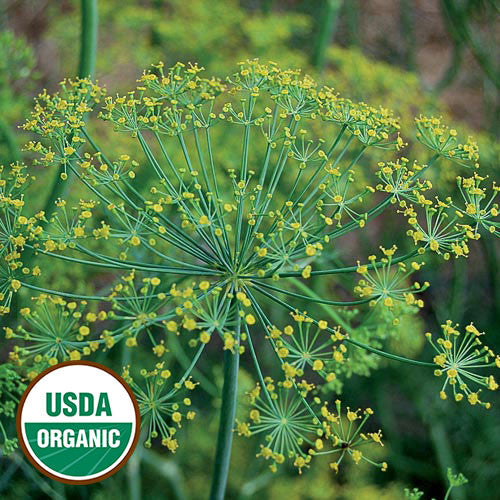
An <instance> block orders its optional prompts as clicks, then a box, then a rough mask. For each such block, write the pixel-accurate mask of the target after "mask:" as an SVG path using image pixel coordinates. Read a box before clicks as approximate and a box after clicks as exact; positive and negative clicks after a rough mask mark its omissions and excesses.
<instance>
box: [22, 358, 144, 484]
mask: <svg viewBox="0 0 500 500" xmlns="http://www.w3.org/2000/svg"><path fill="white" fill-rule="evenodd" d="M139 427H140V416H139V407H138V406H137V402H136V400H135V397H134V395H133V393H132V391H131V389H130V387H129V386H128V385H127V384H126V383H125V381H124V380H123V379H122V378H121V377H119V376H118V375H117V374H116V373H114V372H113V371H111V370H110V369H109V368H106V367H105V366H103V365H100V364H98V363H92V362H90V361H67V362H64V363H60V364H58V365H56V366H54V367H52V368H49V369H48V370H45V371H44V372H42V373H41V374H40V375H38V377H36V378H35V379H34V380H33V381H32V382H31V384H30V385H29V386H28V388H27V389H26V391H25V393H24V394H23V396H22V398H21V402H20V404H19V408H18V410H17V435H18V438H19V443H20V445H21V448H22V449H23V451H24V453H25V454H26V456H27V457H28V459H29V460H30V462H31V463H32V464H33V465H34V466H35V467H36V468H37V469H38V470H39V471H40V472H42V473H43V474H45V475H46V476H48V477H50V478H52V479H55V480H57V481H60V482H62V483H68V484H89V483H95V482H97V481H101V480H102V479H105V478H107V477H109V476H111V474H114V473H115V472H116V471H117V470H118V469H120V468H121V467H122V466H123V465H124V464H125V463H126V462H127V460H128V459H129V458H130V456H131V455H132V452H133V451H134V449H135V446H136V444H137V440H138V439H139Z"/></svg>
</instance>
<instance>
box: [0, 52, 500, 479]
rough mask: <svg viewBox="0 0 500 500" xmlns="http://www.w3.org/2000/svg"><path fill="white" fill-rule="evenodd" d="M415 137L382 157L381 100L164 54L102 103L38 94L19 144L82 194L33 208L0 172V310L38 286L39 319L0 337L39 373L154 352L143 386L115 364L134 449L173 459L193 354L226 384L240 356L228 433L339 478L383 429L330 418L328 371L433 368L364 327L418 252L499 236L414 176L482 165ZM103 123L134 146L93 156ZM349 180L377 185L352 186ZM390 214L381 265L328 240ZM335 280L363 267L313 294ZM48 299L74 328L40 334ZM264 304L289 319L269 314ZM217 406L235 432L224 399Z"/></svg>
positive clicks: (385, 121) (18, 168)
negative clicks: (141, 428) (220, 356)
mask: <svg viewBox="0 0 500 500" xmlns="http://www.w3.org/2000/svg"><path fill="white" fill-rule="evenodd" d="M96 114H97V117H98V119H99V120H100V122H104V123H100V125H99V128H97V127H96V126H93V125H92V123H93V122H92V120H89V119H88V117H89V115H96ZM429 124H430V125H429ZM417 128H418V133H419V137H420V139H421V140H422V141H423V142H424V143H425V144H427V145H428V146H429V147H430V148H431V149H433V150H434V151H435V155H434V156H432V157H431V158H430V159H429V161H428V162H427V163H423V164H417V163H415V162H413V163H412V162H411V161H410V160H408V159H405V158H400V159H396V158H394V157H393V154H392V153H391V151H396V152H397V151H399V150H401V149H402V148H404V147H405V141H404V139H403V138H402V137H401V136H400V131H399V129H400V126H399V122H398V120H397V118H396V117H395V116H394V114H393V113H392V112H391V111H390V110H388V109H386V108H383V107H374V106H370V105H368V104H366V103H363V102H360V103H357V102H354V101H351V100H349V99H345V98H343V97H341V96H338V95H337V94H336V93H335V92H334V91H333V90H332V89H331V88H330V87H320V86H318V84H317V83H316V82H315V81H314V80H313V79H312V78H311V77H309V76H308V75H302V74H301V72H300V71H299V70H283V69H281V68H279V66H278V65H277V64H275V63H269V64H263V63H261V62H260V61H258V60H251V61H246V62H244V63H241V64H240V65H239V69H238V71H237V72H236V73H235V74H234V75H232V76H230V77H228V78H227V79H226V80H225V81H222V80H219V79H217V78H213V77H206V76H204V73H203V68H201V67H199V66H198V65H195V64H189V65H184V64H182V63H177V64H175V65H174V66H172V67H170V68H166V67H165V66H164V65H163V63H159V64H156V65H153V66H152V68H151V69H150V70H147V71H145V72H144V73H143V74H142V76H141V77H140V78H139V80H138V85H137V86H136V88H134V89H132V90H131V91H130V92H128V93H126V94H125V95H118V96H110V95H107V93H106V91H105V90H104V89H103V88H102V87H100V86H99V85H98V84H97V83H94V82H91V81H89V80H88V79H83V80H78V79H77V80H65V81H64V82H62V84H61V88H60V91H59V92H57V93H55V94H52V95H51V94H47V93H46V92H44V93H42V94H40V96H39V97H38V99H37V100H36V103H35V109H34V111H33V113H32V116H31V118H30V119H29V120H28V121H27V122H26V124H25V125H24V129H25V130H26V131H29V132H32V133H34V134H37V135H38V136H39V137H38V138H37V139H36V140H33V141H31V142H30V143H28V145H27V150H28V151H30V152H31V153H32V154H34V155H35V156H36V157H37V162H38V163H40V164H41V165H43V166H44V167H51V166H55V165H60V167H61V173H62V175H61V182H68V181H69V180H70V179H73V180H74V182H77V183H78V184H73V185H72V186H78V191H76V194H75V195H74V196H71V193H70V195H69V196H67V197H62V198H57V199H55V200H54V204H53V206H50V207H49V208H48V209H47V210H46V211H43V210H42V211H39V212H37V213H35V214H34V215H31V214H29V213H26V211H27V209H26V206H25V203H24V189H25V185H26V184H27V183H28V180H29V176H28V175H27V174H26V173H25V172H26V168H25V167H24V166H23V165H18V164H16V165H13V166H12V167H11V168H10V169H4V170H2V171H0V175H1V181H2V182H0V208H1V210H2V212H1V214H2V221H3V224H2V225H1V227H0V242H1V245H0V257H1V264H0V302H1V309H0V312H2V313H8V312H9V309H10V304H11V301H12V297H13V296H14V294H16V293H18V291H19V290H21V291H22V293H23V294H25V295H29V293H30V291H37V292H38V293H39V292H42V293H44V294H45V296H46V297H47V298H46V299H44V303H42V304H38V307H40V308H41V311H42V312H36V313H35V312H34V311H33V312H31V311H30V313H29V314H27V315H26V317H25V319H24V321H23V322H22V323H23V324H22V325H21V326H20V327H19V329H12V330H9V332H8V335H9V336H11V338H13V340H15V341H18V342H19V344H21V345H18V346H17V347H15V349H14V350H13V352H14V356H13V359H12V360H13V361H14V362H16V363H24V366H27V365H33V363H34V366H35V367H36V363H39V362H41V361H42V360H43V361H47V362H49V363H51V362H58V361H61V360H62V359H67V357H71V356H73V357H75V358H76V357H77V356H79V355H82V354H83V355H92V353H93V352H94V350H97V351H107V350H108V349H110V348H113V347H114V346H116V345H118V344H120V343H123V344H125V346H126V347H129V348H130V351H128V352H129V354H130V356H131V357H133V356H134V351H135V350H136V349H137V348H138V347H140V346H143V345H147V346H149V347H151V349H152V355H153V357H154V363H155V365H154V368H153V369H152V370H144V371H142V372H140V375H141V377H142V379H143V381H142V382H137V376H136V374H135V373H134V363H132V362H131V363H130V366H131V368H130V369H129V368H127V369H126V370H125V373H124V375H125V376H126V378H127V380H128V381H129V383H130V384H131V385H132V387H133V388H134V391H135V393H136V394H137V397H138V400H139V405H140V407H141V413H142V415H143V421H144V422H145V424H144V425H145V428H146V433H147V438H146V443H147V444H148V445H149V444H150V443H151V441H152V439H154V438H159V439H160V440H161V441H162V442H163V444H164V445H165V446H166V447H167V448H168V449H170V450H171V451H175V449H176V448H177V445H178V442H177V439H176V437H174V435H175V433H174V431H175V430H176V429H177V428H178V427H179V424H181V423H183V422H184V421H185V420H188V419H190V415H192V413H191V410H189V409H188V407H189V406H190V405H189V403H188V402H187V401H186V399H182V396H181V395H180V394H179V391H180V390H181V389H188V390H189V389H193V388H194V387H195V385H196V383H195V382H193V381H192V380H191V379H190V376H191V374H192V373H193V370H194V368H195V366H196V365H197V364H198V363H201V362H202V360H203V357H202V355H203V352H204V350H205V347H206V346H207V345H208V344H214V345H219V346H220V350H221V352H223V353H224V359H225V360H226V361H225V362H227V363H228V365H229V366H231V367H232V371H231V369H228V370H226V374H227V376H228V377H229V376H231V374H233V375H234V376H236V375H237V368H238V364H237V363H238V361H237V360H238V359H239V356H246V357H248V359H249V360H251V362H252V363H253V366H254V370H255V376H256V379H257V383H258V385H257V386H256V389H254V391H253V392H252V394H251V400H252V401H251V402H252V404H254V405H255V408H254V409H253V410H252V412H251V415H250V421H248V422H239V423H238V424H237V428H238V431H239V433H240V434H243V435H252V434H259V435H263V436H264V440H265V443H264V444H263V445H262V448H261V452H260V455H261V456H262V457H264V458H265V459H268V460H270V461H271V462H272V468H273V470H274V469H275V468H276V467H277V466H278V465H279V464H280V463H283V462H285V461H286V460H292V463H293V464H295V466H296V467H297V468H298V469H299V471H300V470H302V469H303V468H305V467H308V466H310V463H311V462H312V461H313V459H314V456H316V455H318V454H323V453H331V454H332V455H335V457H337V458H336V459H335V461H334V462H332V469H334V470H337V468H338V466H339V464H340V463H341V461H342V460H343V457H351V458H352V460H353V461H354V462H355V463H358V462H360V461H361V460H367V461H368V462H370V460H369V459H368V458H367V457H366V455H365V452H364V451H361V450H360V447H361V446H364V445H365V444H366V443H372V444H380V443H381V441H380V436H381V433H380V432H376V433H364V432H361V428H362V427H363V426H364V424H365V422H366V419H367V418H368V416H369V415H370V414H371V411H369V410H366V411H365V412H361V411H359V410H358V411H351V410H350V409H348V410H347V416H346V417H345V416H342V415H341V407H340V403H337V402H335V403H333V404H332V403H331V401H336V399H337V395H336V394H335V388H337V389H339V388H340V386H341V382H340V381H339V380H338V379H339V378H340V377H339V376H344V375H345V374H350V373H364V374H367V373H368V372H369V369H368V368H364V367H361V368H360V367H359V366H356V365H355V364H353V365H352V367H351V368H346V367H349V364H350V362H351V361H350V360H351V358H353V359H356V354H355V353H356V351H355V350H356V349H362V350H364V351H366V352H368V353H370V354H371V355H381V356H385V357H388V358H390V359H393V360H400V361H406V362H410V363H413V364H417V365H424V366H427V367H428V366H429V365H430V366H433V364H432V363H427V362H420V361H415V360H409V359H406V358H403V357H401V356H396V355H393V354H390V353H386V352H385V351H383V350H382V349H381V347H382V342H381V341H382V340H383V339H384V338H386V336H387V335H388V334H387V333H384V334H383V335H382V334H380V332H378V331H377V328H374V327H373V318H383V323H382V324H383V325H386V324H388V323H390V322H392V325H394V326H396V325H397V324H398V320H399V318H398V317H396V315H398V314H399V311H401V310H403V308H404V307H406V308H412V309H418V308H419V307H421V305H422V303H423V302H422V300H421V299H420V298H417V297H416V294H417V293H420V292H424V291H425V289H426V288H427V286H428V284H427V283H423V284H420V282H419V281H414V282H413V284H411V283H410V282H409V279H410V275H413V274H414V273H418V272H419V269H420V268H421V266H422V265H423V262H424V261H425V258H426V256H428V254H429V253H430V252H431V251H434V252H438V253H443V254H444V255H445V257H446V256H448V257H449V256H450V255H451V254H454V255H456V256H458V255H466V254H467V249H468V247H467V242H468V241H469V240H475V239H478V238H479V237H480V236H481V234H483V233H486V234H487V235H490V233H495V231H491V229H489V228H490V227H496V225H495V224H496V222H494V221H493V218H494V217H496V216H497V215H498V213H497V209H496V205H491V204H490V205H488V206H487V207H486V208H484V210H485V212H484V214H482V215H481V220H480V223H476V224H475V225H474V227H473V226H472V225H466V224H463V220H462V219H463V218H464V217H465V214H468V212H467V207H466V208H465V212H464V213H462V212H461V211H460V209H458V208H456V206H455V204H457V206H458V201H455V200H452V199H446V200H445V201H444V202H442V201H440V200H439V199H436V201H433V200H431V199H430V198H429V196H430V192H431V191H432V190H433V189H434V187H433V186H432V183H431V182H430V181H428V180H426V179H425V175H426V172H428V171H429V169H431V168H435V166H436V164H437V162H439V161H442V160H443V159H445V160H446V159H451V160H453V161H458V163H459V164H461V165H467V166H477V165H476V163H477V161H478V154H477V149H476V147H475V146H474V145H473V143H472V142H467V143H465V144H462V143H457V140H456V139H455V136H456V134H455V133H454V132H453V131H452V130H450V131H447V129H445V128H443V126H442V125H441V122H440V121H439V120H438V121H437V122H436V120H435V119H424V118H419V120H418V121H417ZM441 129H442V131H441ZM96 130H97V131H98V132H96ZM104 131H106V132H104ZM112 133H119V134H126V136H127V137H128V138H129V144H130V150H129V151H121V152H120V153H119V154H117V153H115V152H113V150H112V149H111V148H110V150H108V149H107V148H106V146H105V145H104V144H103V143H105V142H106V139H107V134H112ZM369 148H379V149H381V150H384V151H386V153H387V155H388V158H387V161H386V162H381V163H380V164H379V165H378V166H377V168H375V169H369V168H367V167H366V165H364V161H363V160H364V154H365V152H366V151H367V150H368V149H369ZM363 169H364V172H363ZM373 170H374V171H373ZM360 173H363V176H362V179H365V178H367V177H368V178H370V179H371V180H372V181H373V186H372V185H367V184H366V182H364V181H363V182H358V181H357V179H358V176H359V175H360ZM75 189H76V188H75ZM467 189H468V188H467ZM482 192H483V191H482ZM471 195H472V194H471ZM473 196H477V197H481V199H482V198H483V196H482V194H481V195H479V194H474V195H473ZM63 198H64V199H63ZM474 203H475V202H474ZM387 210H392V211H393V212H395V213H396V214H397V213H401V214H403V216H405V217H407V218H408V223H409V224H410V226H411V228H412V229H410V230H409V231H408V235H409V236H410V239H409V242H410V246H411V248H410V249H408V251H407V252H406V253H403V252H398V248H397V247H396V246H395V245H392V243H393V242H390V243H389V244H388V243H387V242H377V243H376V244H373V248H372V249H371V251H370V252H369V253H368V255H372V254H373V252H375V251H376V248H378V247H379V246H380V245H381V244H383V247H381V248H382V252H383V254H384V256H383V257H382V258H381V259H380V260H377V258H376V257H371V256H369V257H366V258H363V257H361V258H360V260H359V262H358V264H357V265H356V264H355V261H354V260H353V259H355V258H356V257H354V258H353V257H352V256H351V255H350V253H349V252H346V251H345V250H344V251H343V250H342V249H343V247H342V239H343V237H345V236H346V235H349V236H350V235H351V234H356V233H357V232H359V231H365V230H366V229H367V227H369V226H370V225H371V224H372V222H373V220H374V219H375V218H377V217H378V216H379V215H380V214H381V213H383V212H384V211H387ZM469 212H471V210H470V209H469ZM479 212H480V213H481V210H479ZM468 215H474V214H468ZM476 222H479V220H476ZM472 223H473V222H471V224H472ZM402 232H403V234H404V232H405V231H404V230H403V231H402ZM495 234H496V233H495ZM412 242H413V243H414V244H415V245H416V248H415V247H414V245H413V243H412ZM403 245H404V243H403ZM332 248H333V249H335V252H338V255H340V256H341V257H342V258H341V259H337V258H336V256H335V255H334V254H333V252H332ZM417 256H418V258H416V257H417ZM54 259H57V260H59V261H62V262H65V263H67V264H68V265H71V266H82V267H84V268H85V269H100V270H105V271H106V276H107V277H108V279H107V281H106V283H110V281H112V283H111V284H110V285H109V290H108V291H106V292H105V293H103V294H100V295H95V296H80V295H76V294H72V293H70V292H69V291H64V290H53V289H47V288H44V287H43V286H41V284H43V282H42V281H41V280H42V279H43V276H44V271H45V270H46V269H47V267H48V266H50V263H51V262H54ZM342 260H345V261H346V265H344V264H341V261H342ZM361 262H363V264H361ZM346 275H347V276H349V275H350V276H351V277H355V276H357V275H361V279H360V281H359V283H358V284H357V285H356V288H355V289H354V291H355V293H356V294H357V295H359V297H352V298H351V300H340V299H339V300H334V299H333V298H328V297H326V296H325V294H324V293H323V292H322V295H320V294H318V293H316V291H315V289H316V290H324V289H325V288H324V285H325V283H327V282H333V281H334V280H335V283H336V284H338V286H339V287H340V288H341V289H342V292H343V293H342V295H343V296H345V295H347V298H349V297H350V296H351V295H352V289H353V284H352V280H351V279H343V278H344V277H345V276H346ZM40 276H41V278H40ZM322 286H323V288H321V287H322ZM19 295H21V294H19ZM48 296H51V297H52V296H60V297H62V298H63V299H64V300H62V299H61V300H58V299H49V298H48ZM77 299H78V300H80V301H87V302H89V303H90V302H97V303H98V306H97V308H96V309H95V310H97V311H99V312H98V313H92V314H93V315H94V316H91V317H90V319H88V317H87V316H85V318H84V320H85V321H88V322H89V323H90V324H88V325H87V323H85V324H84V320H83V319H82V318H83V316H82V317H79V318H76V317H75V316H74V313H72V312H71V311H68V307H69V304H72V303H73V302H72V301H73V300H75V301H76V300H77ZM44 304H45V305H44ZM49 304H50V308H55V310H57V311H59V312H57V315H62V316H61V318H62V319H61V324H64V325H69V326H67V328H65V330H64V332H65V333H64V335H62V334H61V333H60V332H59V333H57V332H53V331H51V332H50V334H49V332H47V331H45V329H43V328H42V329H40V328H39V326H37V322H38V321H39V318H42V317H43V314H45V313H43V310H44V307H45V308H47V307H49ZM370 306H371V307H370ZM353 307H355V309H353ZM92 310H94V309H92ZM276 311H280V312H283V311H285V312H286V313H287V316H288V314H290V317H291V319H290V320H288V321H286V322H285V324H281V322H282V319H280V314H279V313H278V314H276ZM387 311H390V312H391V314H392V316H391V317H390V319H389V320H387V317H388V316H389V315H388V313H387ZM49 312H50V311H49ZM63 313H64V314H63ZM47 314H48V313H47ZM50 314H53V313H52V312H50ZM82 315H83V313H82ZM57 317H59V316H57ZM282 317H283V316H281V318H282ZM95 320H96V321H95ZM52 321H53V319H52V318H51V319H50V322H52ZM82 327H86V328H88V329H89V332H88V339H91V340H88V339H87V333H85V334H84V333H82V331H80V329H81V328H82ZM24 332H27V333H24ZM85 332H87V331H86V330H85ZM21 337H23V338H22V339H21ZM177 341H179V342H182V343H183V346H184V347H187V348H189V351H188V352H189V354H190V355H191V361H190V362H189V360H188V363H187V368H186V370H185V372H184V374H183V375H182V377H181V378H180V379H178V380H177V382H172V381H171V380H172V379H171V377H170V372H169V370H167V369H166V368H164V366H166V365H164V364H163V363H164V362H165V361H164V360H165V359H166V358H167V357H168V356H170V354H169V347H170V346H171V345H174V343H175V342H177ZM263 345H268V346H269V347H270V349H271V350H272V352H273V353H274V355H275V360H276V363H277V365H278V366H279V367H280V373H282V374H283V380H280V381H279V382H274V381H273V379H272V378H270V377H269V376H268V374H267V373H266V368H264V367H262V366H261V363H260V361H259V351H260V349H261V348H262V346H263ZM35 358H36V359H35ZM358 359H360V358H358ZM51 360H55V361H51ZM363 360H364V361H366V359H365V358H363ZM364 361H363V362H364ZM169 366H170V365H169ZM369 366H370V368H371V367H373V366H374V364H373V363H372V364H369ZM225 387H226V384H225ZM228 387H229V388H231V387H233V388H234V383H233V384H232V385H231V383H228ZM320 391H321V392H320ZM229 392H231V389H228V393H229ZM232 392H234V390H233V391H232ZM320 394H321V397H320ZM179 398H180V399H179ZM224 401H225V402H224V403H223V408H226V407H228V408H230V410H229V411H228V412H227V413H228V415H229V416H228V418H229V419H230V420H231V422H230V424H231V426H232V418H233V417H231V414H233V415H234V408H233V407H232V406H231V403H230V402H228V401H229V400H227V401H226V400H224ZM232 401H233V403H234V398H233V400H232ZM328 401H330V403H328ZM226 403H227V404H226ZM332 408H334V409H332ZM230 435H231V434H230ZM375 465H377V466H379V467H380V468H382V469H385V468H386V465H385V464H375Z"/></svg>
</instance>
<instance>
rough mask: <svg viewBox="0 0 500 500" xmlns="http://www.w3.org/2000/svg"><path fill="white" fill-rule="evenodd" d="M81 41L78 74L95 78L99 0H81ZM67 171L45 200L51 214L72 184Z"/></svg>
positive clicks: (61, 168) (54, 182)
mask: <svg viewBox="0 0 500 500" xmlns="http://www.w3.org/2000/svg"><path fill="white" fill-rule="evenodd" d="M81 9H82V15H81V20H82V24H81V38H80V40H81V42H80V62H79V64H78V76H79V77H80V78H87V77H89V78H93V77H94V73H95V61H96V54H97V18H98V16H97V0H81ZM64 171H65V169H64V165H61V166H60V167H59V169H58V172H57V175H56V177H55V179H54V181H53V184H52V188H51V190H50V194H49V196H48V198H47V200H46V202H45V207H44V212H45V213H46V214H47V215H50V213H51V211H52V209H53V208H54V203H55V201H56V200H57V199H58V198H60V197H61V196H63V195H64V193H65V192H66V191H67V190H68V188H69V186H70V184H71V177H72V173H71V171H68V172H67V174H68V178H67V179H66V181H63V180H62V179H61V174H62V173H63V172H64Z"/></svg>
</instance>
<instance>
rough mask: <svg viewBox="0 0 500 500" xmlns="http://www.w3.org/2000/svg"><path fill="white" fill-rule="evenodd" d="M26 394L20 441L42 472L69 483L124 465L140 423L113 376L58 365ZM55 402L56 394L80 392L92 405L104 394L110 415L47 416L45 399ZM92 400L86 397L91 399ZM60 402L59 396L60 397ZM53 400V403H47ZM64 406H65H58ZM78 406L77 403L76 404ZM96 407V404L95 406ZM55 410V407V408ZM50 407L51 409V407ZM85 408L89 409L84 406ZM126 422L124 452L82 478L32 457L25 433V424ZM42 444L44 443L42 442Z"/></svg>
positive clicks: (92, 368)
mask: <svg viewBox="0 0 500 500" xmlns="http://www.w3.org/2000/svg"><path fill="white" fill-rule="evenodd" d="M28 390H29V392H28V394H27V395H26V398H25V400H24V404H23V407H22V409H21V415H20V429H21V434H22V441H23V444H24V446H25V447H26V451H27V452H28V453H29V455H30V458H31V459H32V460H34V461H35V462H36V463H37V464H38V465H39V466H40V468H41V469H43V470H44V471H46V472H48V473H49V474H51V475H53V476H55V478H60V479H62V480H68V481H75V482H78V481H89V480H93V479H96V478H99V477H101V476H105V475H106V474H107V473H108V472H110V471H112V470H113V469H114V468H117V466H119V465H123V464H122V461H123V460H124V459H125V457H126V456H127V454H128V453H129V451H130V449H131V448H132V446H133V445H134V444H135V443H134V441H135V438H136V434H137V426H138V424H139V422H138V419H137V413H136V405H135V404H134V400H133V399H132V397H131V395H130V393H129V391H127V389H126V388H125V386H124V385H123V383H122V382H120V381H119V380H118V379H117V378H116V377H115V376H113V375H111V373H109V372H108V371H106V370H104V369H101V368H99V367H98V366H94V365H93V364H83V363H82V364H80V363H79V362H76V363H74V364H66V365H62V366H58V367H57V368H56V369H53V370H51V371H50V372H48V373H47V374H46V375H44V376H42V377H41V378H40V379H39V380H38V381H36V382H35V384H34V385H33V386H32V387H31V388H30V389H28ZM48 393H50V394H51V396H52V397H53V398H54V399H55V396H54V395H55V393H60V394H62V395H63V394H65V393H75V394H76V395H77V396H79V395H80V394H81V393H87V394H91V395H92V399H93V401H94V403H96V402H97V401H99V398H100V397H101V394H103V393H105V394H106V395H107V399H108V401H109V408H110V410H111V411H110V414H104V415H103V414H100V415H96V414H91V415H80V414H77V415H74V416H69V415H64V414H63V412H62V411H61V412H60V414H58V415H57V416H53V415H51V414H49V413H50V412H49V411H48V409H47V407H48V405H49V403H48V396H47V394H48ZM90 398H91V397H87V399H90ZM61 400H62V397H61ZM50 401H52V400H50ZM61 406H62V407H64V403H62V404H61ZM77 406H78V403H77ZM94 406H96V405H94ZM54 407H55V406H54ZM54 407H52V408H54ZM87 409H88V407H87ZM96 422H98V423H99V424H101V423H113V424H120V423H128V424H132V429H131V432H130V437H129V439H128V442H127V444H126V446H125V448H124V449H123V452H122V453H121V454H120V456H119V457H118V458H117V459H116V460H114V461H113V463H112V464H111V465H109V466H108V467H107V468H106V469H104V470H100V471H98V472H97V473H94V474H89V475H85V476H75V475H68V474H64V473H62V472H59V471H56V470H54V469H52V468H50V467H49V466H48V465H47V464H45V463H44V462H43V461H42V460H40V458H39V457H37V455H36V454H35V452H34V450H33V448H32V446H31V445H30V441H29V439H28V436H27V433H26V424H28V423H37V424H44V423H45V424H64V423H68V424H85V423H88V424H91V423H96ZM41 438H43V439H45V438H46V435H45V434H43V433H41ZM43 442H44V443H45V441H43Z"/></svg>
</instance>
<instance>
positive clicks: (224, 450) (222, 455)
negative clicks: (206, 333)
mask: <svg viewBox="0 0 500 500" xmlns="http://www.w3.org/2000/svg"><path fill="white" fill-rule="evenodd" d="M240 328H241V318H240V317H239V316H238V327H237V330H238V332H237V333H238V337H239V330H240ZM239 361H240V353H239V346H238V345H236V347H235V350H234V353H232V352H231V351H230V350H226V351H225V352H224V386H223V388H222V405H221V409H220V423H219V435H218V437H217V451H216V452H215V463H214V472H213V475H212V489H211V491H210V500H223V499H224V495H225V491H226V484H227V476H228V473H229V462H230V459H231V446H232V443H233V426H234V417H235V414H236V399H237V389H238V369H239Z"/></svg>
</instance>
